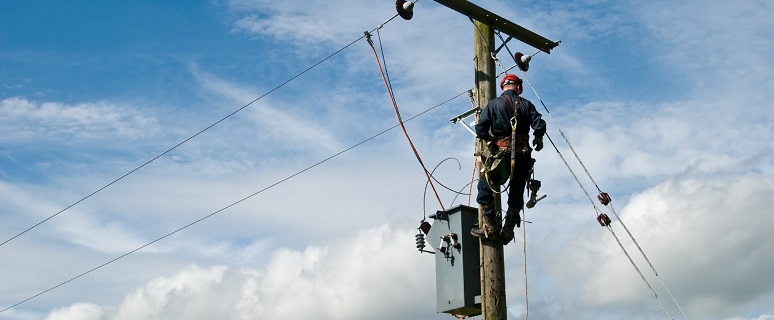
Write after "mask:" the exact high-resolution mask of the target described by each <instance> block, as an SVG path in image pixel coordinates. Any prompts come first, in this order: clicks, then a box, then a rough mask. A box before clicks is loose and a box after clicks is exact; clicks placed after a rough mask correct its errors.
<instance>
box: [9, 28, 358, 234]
mask: <svg viewBox="0 0 774 320" xmlns="http://www.w3.org/2000/svg"><path fill="white" fill-rule="evenodd" d="M363 37H364V36H360V37H359V38H357V39H356V40H355V41H352V42H351V43H349V44H348V45H346V46H344V47H343V48H341V49H339V50H337V51H336V52H334V53H332V54H330V55H328V56H327V57H325V58H324V59H322V60H320V61H318V62H317V63H315V64H313V65H312V66H311V67H308V68H306V69H305V70H304V71H301V72H300V73H298V74H296V75H295V76H293V77H291V78H290V79H288V80H286V81H285V82H283V83H281V84H280V85H278V86H276V87H274V88H273V89H271V90H269V91H268V92H266V93H264V94H263V95H261V96H260V97H258V98H256V99H255V100H253V101H250V102H248V103H247V104H245V105H244V106H242V107H241V108H239V109H236V110H235V111H233V112H231V113H229V114H228V115H226V116H225V117H223V118H221V119H220V120H218V121H216V122H215V123H213V124H211V125H209V126H207V127H206V128H204V129H202V130H201V131H199V132H197V133H196V134H194V135H192V136H190V137H188V138H187V139H185V140H183V141H182V142H180V143H178V144H176V145H175V146H174V147H172V148H169V149H168V150H167V151H164V152H162V153H161V154H159V155H157V156H156V157H154V158H153V159H150V160H148V161H147V162H145V163H143V164H142V165H140V166H139V167H137V168H134V169H132V170H131V171H129V172H127V173H126V174H124V175H122V176H120V177H118V179H115V180H113V181H111V182H110V183H108V184H106V185H105V186H103V187H101V188H99V189H97V191H94V192H92V193H90V194H89V195H87V196H85V197H83V198H81V199H80V200H78V201H76V202H75V203H73V204H71V205H69V206H67V207H66V208H64V209H62V210H60V211H59V212H57V213H55V214H53V215H51V216H49V217H48V218H46V219H43V220H42V221H40V222H38V223H36V224H34V225H33V226H31V227H29V228H27V229H26V230H24V231H22V232H20V233H19V234H17V235H15V236H13V237H11V238H10V239H8V240H5V241H3V242H2V243H0V247H2V246H3V245H5V244H6V243H8V242H11V241H12V240H14V239H16V238H18V237H19V236H21V235H23V234H25V233H27V232H28V231H30V230H32V229H34V228H36V227H37V226H39V225H41V224H43V223H45V222H46V221H48V220H50V219H52V218H54V217H56V216H58V215H59V214H61V213H62V212H65V211H67V210H68V209H70V208H72V207H74V206H76V205H77V204H79V203H81V202H83V201H84V200H86V199H88V198H91V197H92V196H93V195H95V194H97V193H99V192H100V191H102V190H105V189H107V188H108V187H110V186H111V185H113V184H114V183H116V182H118V181H120V180H122V179H124V178H126V177H127V176H129V175H130V174H132V173H134V172H136V171H137V170H140V169H142V168H143V167H145V166H146V165H148V164H150V163H151V162H153V161H156V160H157V159H158V158H161V157H163V156H164V155H166V154H167V153H169V152H171V151H172V150H175V149H177V147H179V146H181V145H183V144H184V143H186V142H188V141H190V140H192V139H193V138H196V137H197V136H199V135H200V134H202V133H204V132H205V131H207V130H209V129H210V128H212V127H214V126H216V125H218V124H219V123H221V122H223V121H224V120H226V119H228V118H230V117H231V116H233V115H235V114H236V113H237V112H240V111H242V110H243V109H245V108H247V107H248V106H250V105H252V104H253V103H255V102H256V101H258V100H261V99H263V98H264V97H266V96H267V95H269V94H271V93H272V92H274V91H276V90H277V89H279V88H281V87H282V86H284V85H286V84H287V83H289V82H291V81H293V80H295V79H296V78H298V77H300V76H301V75H303V74H304V73H306V72H308V71H309V70H312V69H313V68H315V67H317V66H318V65H320V64H322V63H323V62H325V61H327V60H328V59H330V58H331V57H333V56H335V55H337V54H338V53H340V52H341V51H344V50H345V49H347V48H349V47H350V46H352V45H353V44H355V43H356V42H358V41H360V39H363Z"/></svg>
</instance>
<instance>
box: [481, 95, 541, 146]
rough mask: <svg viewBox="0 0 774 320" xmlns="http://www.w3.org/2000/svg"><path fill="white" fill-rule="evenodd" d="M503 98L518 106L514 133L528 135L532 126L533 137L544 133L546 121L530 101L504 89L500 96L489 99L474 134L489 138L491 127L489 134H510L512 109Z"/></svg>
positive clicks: (498, 135)
mask: <svg viewBox="0 0 774 320" xmlns="http://www.w3.org/2000/svg"><path fill="white" fill-rule="evenodd" d="M503 98H505V99H509V101H511V102H512V104H513V106H514V107H518V108H519V111H518V114H519V116H518V117H517V120H518V126H517V128H516V134H517V135H529V128H530V127H532V129H533V130H535V132H534V135H535V137H541V138H542V137H543V135H544V134H545V133H546V122H545V120H543V116H542V115H541V114H540V112H538V111H537V110H536V109H535V105H534V104H532V102H530V101H529V100H527V99H524V98H522V97H519V96H518V95H517V94H516V92H515V91H513V90H506V91H505V92H503V94H502V95H501V96H500V97H498V98H496V99H492V101H489V103H488V104H487V105H486V108H484V110H482V111H481V115H480V116H479V119H478V123H477V124H476V135H477V136H478V137H479V138H481V139H484V140H489V139H490V133H489V130H490V129H491V131H492V133H491V134H493V135H494V136H495V137H496V138H498V139H502V138H505V137H510V136H511V123H510V120H511V118H512V117H513V109H512V107H511V106H510V105H509V104H508V103H507V102H506V101H505V100H504V99H503ZM517 102H518V103H517Z"/></svg>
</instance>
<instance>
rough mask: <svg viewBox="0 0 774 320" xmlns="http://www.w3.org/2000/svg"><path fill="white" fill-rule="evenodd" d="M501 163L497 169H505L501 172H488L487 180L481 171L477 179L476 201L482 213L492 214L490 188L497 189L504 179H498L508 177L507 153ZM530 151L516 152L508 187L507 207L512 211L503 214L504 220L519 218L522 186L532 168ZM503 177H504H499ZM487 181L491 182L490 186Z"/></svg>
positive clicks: (522, 198)
mask: <svg viewBox="0 0 774 320" xmlns="http://www.w3.org/2000/svg"><path fill="white" fill-rule="evenodd" d="M502 160H503V163H502V165H501V166H500V168H499V170H506V172H504V173H503V174H497V173H496V172H490V174H489V181H487V178H486V176H485V175H484V173H483V172H482V173H481V175H480V176H479V179H478V195H477V196H476V202H478V204H480V205H481V206H483V207H484V208H489V209H488V210H486V209H485V210H484V214H486V215H492V216H494V215H495V214H496V212H495V211H494V206H493V205H494V201H495V199H494V192H493V191H492V189H495V190H498V189H499V188H500V186H501V185H502V184H503V183H505V182H506V181H500V180H505V179H508V176H509V175H510V170H511V157H510V155H507V156H506V157H504V158H503V159H502ZM532 162H533V160H532V152H531V150H530V151H528V152H526V153H521V152H518V153H516V157H515V163H514V172H513V177H512V178H511V183H510V186H509V187H508V208H509V209H512V210H513V211H514V212H513V213H510V210H507V211H506V212H507V213H506V215H505V220H506V221H516V220H518V219H519V215H518V212H519V211H520V210H521V209H522V208H523V207H524V187H526V185H527V180H528V179H529V173H530V170H531V169H532ZM501 177H505V178H501ZM489 182H491V183H492V188H490V185H489Z"/></svg>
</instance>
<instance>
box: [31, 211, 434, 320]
mask: <svg viewBox="0 0 774 320" xmlns="http://www.w3.org/2000/svg"><path fill="white" fill-rule="evenodd" d="M412 233H413V231H412V230H400V229H393V228H391V227H387V226H381V227H376V228H371V229H367V230H362V231H360V232H357V233H356V234H354V235H353V237H352V238H349V237H347V238H337V239H334V241H332V242H331V243H328V244H324V245H312V246H309V247H307V248H306V249H304V250H302V251H296V250H291V249H287V248H279V249H277V250H276V251H274V252H273V253H272V254H271V256H270V257H268V259H267V261H265V264H264V265H263V266H262V267H257V268H256V267H244V268H241V269H235V268H230V267H227V266H223V265H213V266H209V267H200V266H197V265H192V266H189V267H187V268H184V269H183V270H180V271H179V272H177V273H175V274H173V275H171V276H161V277H157V278H155V279H153V280H151V281H149V282H148V283H147V284H146V285H144V286H142V287H140V288H137V289H136V290H134V291H133V292H131V293H129V294H127V295H126V297H125V298H124V300H123V302H122V303H121V304H120V305H119V306H118V307H115V308H113V307H100V306H97V305H94V304H91V303H76V304H73V305H71V306H67V307H62V308H58V309H55V310H53V311H51V312H50V313H49V315H48V317H47V318H46V319H51V320H55V319H56V320H68V319H104V320H108V319H111V320H113V319H116V320H117V319H255V318H284V319H310V318H315V319H364V318H368V319H394V318H395V317H396V316H401V315H402V316H411V315H416V314H425V315H433V314H434V304H432V302H433V301H434V300H433V295H434V291H433V286H432V281H433V280H432V278H426V277H423V275H425V274H427V271H428V270H429V269H430V268H431V267H432V263H433V262H432V259H430V258H428V257H427V256H426V255H420V254H418V253H416V252H415V251H414V250H412V249H413V242H412V240H413V235H412ZM423 258H428V259H423Z"/></svg>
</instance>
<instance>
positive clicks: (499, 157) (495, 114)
mask: <svg viewBox="0 0 774 320" xmlns="http://www.w3.org/2000/svg"><path fill="white" fill-rule="evenodd" d="M500 89H502V90H503V93H502V95H501V96H500V97H497V98H495V99H492V100H491V101H489V103H488V104H487V106H486V108H484V110H482V111H481V115H480V118H479V121H478V123H477V124H476V136H477V137H478V138H479V139H482V140H484V141H486V142H487V146H488V148H487V150H484V151H482V154H481V156H482V158H484V159H482V160H483V163H484V168H483V169H482V170H481V171H482V172H481V174H480V176H479V179H478V196H477V197H476V202H478V203H479V204H480V205H481V206H482V207H483V208H484V215H483V225H482V226H479V227H478V228H473V229H472V230H471V231H470V233H471V234H473V235H474V236H476V237H479V238H487V239H490V240H498V239H499V240H500V241H501V242H502V243H503V244H504V245H505V244H508V243H509V242H510V241H511V240H513V236H514V233H513V230H514V227H520V226H521V216H520V215H519V211H521V209H522V208H523V207H524V188H525V186H526V183H527V180H528V179H529V174H530V171H531V170H532V165H533V162H534V159H532V148H530V146H529V131H530V127H531V128H532V129H533V130H534V133H533V135H534V139H533V140H532V146H534V147H535V151H540V150H541V149H543V135H545V133H546V122H545V121H544V120H543V119H542V115H541V114H540V113H539V112H538V111H537V110H536V109H535V105H533V104H532V102H530V101H529V100H527V99H525V98H522V97H521V96H520V95H521V93H522V91H523V90H524V88H523V87H522V81H521V79H519V77H517V76H516V75H514V74H506V75H505V76H504V77H503V79H502V80H501V81H500ZM509 178H510V182H509V185H508V187H507V189H508V210H507V211H506V213H505V224H504V225H503V228H502V230H501V231H500V233H499V234H496V233H495V232H493V230H496V229H495V228H494V226H495V224H496V223H497V224H499V223H500V221H499V219H498V218H497V217H498V216H499V215H498V214H497V212H495V205H494V203H495V199H494V193H495V192H498V193H499V191H497V190H499V189H500V186H501V185H502V184H503V183H505V182H506V181H508V180H509ZM498 226H499V225H498Z"/></svg>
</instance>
